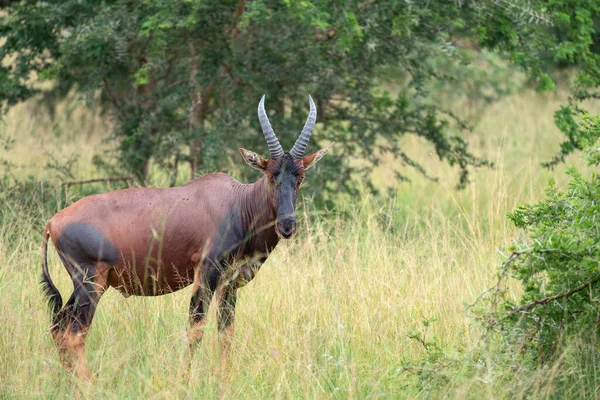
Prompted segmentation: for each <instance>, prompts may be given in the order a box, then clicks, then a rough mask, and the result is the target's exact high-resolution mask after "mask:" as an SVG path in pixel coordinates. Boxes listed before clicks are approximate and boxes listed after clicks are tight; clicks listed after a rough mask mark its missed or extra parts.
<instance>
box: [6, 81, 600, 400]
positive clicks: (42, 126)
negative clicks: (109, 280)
mask: <svg viewBox="0 0 600 400" xmlns="http://www.w3.org/2000/svg"><path fill="white" fill-rule="evenodd" d="M562 100H564V98H561V97H560V96H559V95H539V94H533V93H522V94H520V95H517V96H513V97H511V98H507V99H505V100H503V101H501V102H499V103H497V104H495V105H493V106H492V107H490V108H489V109H488V110H487V111H486V113H485V115H483V116H482V117H481V121H480V124H479V126H478V128H477V130H476V132H474V133H473V134H471V135H470V137H469V139H470V142H471V146H472V149H473V151H474V152H475V153H476V154H479V155H483V156H486V157H488V158H489V159H491V160H493V161H494V162H495V163H496V168H495V169H481V170H478V171H476V172H475V173H474V174H473V183H472V184H471V185H469V186H468V187H467V189H466V190H464V191H460V192H457V191H455V190H454V185H455V184H456V171H454V170H453V169H451V168H450V167H448V166H447V165H446V164H444V163H441V162H439V161H438V160H437V159H436V157H435V155H434V154H433V153H432V149H431V147H430V146H429V145H427V144H426V143H423V142H421V141H420V140H418V139H415V138H406V139H403V140H404V142H405V145H406V148H407V150H408V151H409V154H411V155H413V156H414V157H415V158H416V159H417V160H418V161H420V162H421V163H422V164H423V165H424V166H425V167H426V169H427V170H428V172H430V173H431V174H433V175H436V176H439V177H440V182H439V183H432V182H428V181H425V180H422V179H418V176H417V175H415V174H414V173H413V172H411V171H410V170H403V172H405V173H406V174H408V175H411V176H413V177H414V178H415V179H414V182H413V183H412V184H408V183H393V182H391V180H390V178H389V170H390V169H392V168H398V169H402V168H405V167H402V166H400V165H398V163H397V162H395V160H393V158H392V157H391V156H389V155H386V156H385V158H384V159H385V165H384V167H382V168H380V169H378V170H377V171H375V173H374V179H375V180H376V182H379V183H380V184H382V185H383V184H384V183H385V184H386V185H392V186H393V187H394V188H395V193H396V196H395V198H389V199H385V200H382V199H378V198H375V197H374V196H372V195H371V194H369V193H367V192H366V191H365V192H364V193H363V195H362V196H360V197H358V198H355V199H353V201H352V202H349V203H347V204H340V205H339V208H338V210H336V211H332V212H329V213H323V214H319V215H316V216H313V217H312V218H309V217H308V215H309V214H310V213H312V212H313V208H312V206H311V204H310V199H307V200H305V201H304V203H303V204H302V205H301V207H300V209H299V211H298V214H299V216H300V217H301V223H300V226H299V231H300V234H299V235H298V236H297V238H296V239H294V240H292V241H290V242H283V243H281V244H280V245H279V246H278V248H277V250H276V251H275V252H274V254H273V255H272V256H271V257H270V258H269V260H268V262H267V263H266V264H265V265H264V266H263V267H262V270H261V271H260V273H259V274H258V276H257V277H256V278H255V279H254V281H253V282H251V283H250V284H249V285H247V286H246V287H245V288H243V289H241V290H240V292H239V300H238V308H237V314H236V317H237V322H236V333H235V339H234V345H233V353H232V359H233V360H234V363H233V364H232V367H231V375H230V377H229V378H228V379H219V378H218V375H217V374H216V371H217V368H218V365H219V362H218V359H219V352H218V338H217V334H216V324H215V318H214V311H213V312H211V315H210V317H209V324H208V326H207V335H206V336H205V339H204V341H203V343H202V345H201V347H200V349H199V350H198V351H197V352H196V356H195V359H194V361H193V364H192V373H191V377H190V379H189V380H186V379H185V378H184V365H185V350H186V331H187V310H188V304H189V299H190V296H191V288H187V289H185V290H181V291H179V292H177V293H175V294H171V295H167V296H162V297H157V298H141V297H130V298H128V299H125V298H123V297H122V296H121V295H120V294H118V293H117V292H116V291H114V290H109V291H108V293H107V294H105V295H104V297H103V298H102V300H101V302H100V305H99V308H98V312H97V313H96V317H95V319H94V323H93V324H92V327H91V330H90V334H89V337H88V342H87V343H88V346H87V348H88V360H89V364H90V369H91V371H92V373H93V375H94V381H93V384H92V385H90V386H83V387H80V386H79V384H78V383H77V381H76V380H74V379H73V378H72V377H70V376H69V375H67V374H66V373H65V372H64V371H63V370H62V367H61V366H60V363H59V361H58V356H57V352H56V350H55V347H54V344H53V342H52V340H51V337H50V336H49V333H48V327H49V318H48V315H47V313H46V305H45V303H44V301H43V298H42V296H41V294H40V291H39V286H38V280H39V275H40V265H41V255H40V254H41V253H40V242H41V232H42V229H43V226H44V223H45V219H46V218H49V217H51V216H52V213H53V212H56V211H58V210H59V209H60V208H61V207H64V206H65V205H67V204H68V203H70V202H71V201H72V200H73V196H77V193H73V192H68V193H67V197H66V198H63V199H62V200H61V201H60V202H59V204H57V205H56V206H54V208H55V209H53V210H50V211H42V210H41V209H40V211H39V212H37V213H34V214H28V213H26V211H25V210H26V208H20V207H19V206H18V204H19V202H18V201H15V199H14V198H9V197H10V194H5V196H7V197H4V198H5V199H6V200H7V201H6V202H5V203H6V204H5V206H3V207H2V209H3V211H2V212H3V215H4V216H5V219H4V224H3V225H2V226H0V323H1V327H2V329H1V330H0V398H1V397H7V398H13V397H17V398H18V397H26V398H30V397H43V398H69V397H71V396H74V395H77V394H82V395H83V396H84V397H89V398H119V399H120V398H130V399H136V398H186V397H193V398H204V397H209V398H213V397H221V398H265V397H274V398H413V397H453V398H454V397H456V398H465V397H467V398H481V397H484V398H508V397H521V396H534V397H550V396H554V395H562V396H564V395H567V396H568V397H593V396H594V395H595V389H596V387H595V385H597V383H596V382H597V379H598V378H600V376H599V375H598V374H596V372H595V371H596V368H597V361H598V359H597V350H596V349H595V348H589V346H587V345H585V344H583V343H582V344H581V345H580V346H578V345H577V344H574V345H573V346H571V347H569V350H568V351H567V352H566V353H565V354H564V355H563V357H561V359H560V360H559V361H558V362H557V363H556V364H554V365H551V366H548V367H540V368H538V369H533V370H522V371H514V370H508V369H506V368H505V367H503V365H504V364H503V363H502V360H505V359H506V358H507V357H509V356H507V355H499V354H495V352H494V348H493V347H487V346H483V345H481V344H480V341H479V339H480V335H481V329H480V327H479V326H478V325H477V324H476V323H475V321H474V320H473V318H472V317H471V316H470V314H469V312H468V310H467V308H466V305H467V304H470V303H472V302H473V301H474V300H475V299H476V298H477V295H478V294H479V293H481V292H482V291H483V290H485V289H486V288H488V287H489V286H491V285H492V284H493V283H494V279H495V272H496V265H497V264H498V263H499V261H500V260H501V258H502V254H501V252H502V249H504V248H506V246H507V245H509V244H510V243H511V241H513V240H515V239H516V238H517V237H518V235H519V234H520V233H519V232H518V231H517V230H515V229H514V228H512V227H511V226H510V224H509V223H508V222H507V220H506V217H505V215H506V213H507V212H509V211H511V210H513V209H514V207H515V206H516V205H517V204H519V203H523V202H532V201H535V200H536V199H538V198H540V197H541V196H542V195H543V190H544V188H545V187H546V183H547V181H548V179H549V178H551V177H554V178H555V179H556V180H557V181H558V182H559V184H561V185H564V184H565V183H566V182H567V177H566V176H565V175H564V173H563V171H564V168H565V166H560V167H559V168H557V169H556V170H554V171H548V170H544V169H542V168H541V167H540V166H539V165H540V162H541V161H544V160H547V159H548V158H549V157H550V156H552V155H553V154H554V152H555V151H556V150H557V149H558V143H559V141H560V140H562V137H561V135H560V133H559V132H558V131H557V129H556V128H555V127H554V125H553V119H552V112H553V110H555V109H557V108H558V106H559V104H560V103H561V101H562ZM65 113H66V110H59V112H58V114H57V117H56V118H55V119H52V120H50V119H48V118H47V117H45V116H43V115H41V116H36V115H33V114H32V108H31V106H30V105H27V104H25V105H21V106H19V107H18V108H16V109H13V111H11V113H10V114H9V115H8V117H7V118H6V122H7V124H6V126H4V127H2V128H0V129H3V130H4V132H5V133H8V134H10V135H11V136H13V137H15V139H16V148H15V150H14V151H12V152H11V153H10V154H7V155H6V158H9V159H11V160H12V161H14V162H16V163H19V164H24V165H27V168H25V169H17V170H16V173H18V174H21V175H23V176H26V175H33V176H35V177H37V178H39V179H44V180H50V181H52V178H53V176H52V171H51V170H48V169H47V168H44V165H45V162H46V161H47V154H48V152H51V153H53V154H54V156H55V157H57V158H64V157H68V156H69V155H71V154H75V153H76V154H79V155H80V156H79V161H78V164H77V165H78V169H77V171H78V176H77V177H78V178H86V177H91V176H92V175H93V174H95V171H94V169H93V168H92V167H91V164H90V159H91V156H92V154H94V152H95V151H97V150H98V148H99V147H101V146H103V145H102V144H101V139H102V137H103V135H104V134H105V132H106V131H108V128H109V124H108V123H106V122H104V121H103V120H102V119H101V118H100V117H99V116H98V115H95V114H93V113H88V112H83V111H81V110H80V109H75V110H74V111H73V113H72V114H71V116H72V117H71V119H66V118H64V117H63V116H64V115H65ZM53 130H54V133H53ZM57 131H60V132H61V133H60V134H59V135H57V134H56V133H55V132H57ZM82 131H85V132H86V134H85V135H79V134H78V133H79V132H82ZM316 134H317V135H318V132H316ZM53 135H54V136H53ZM41 138H43V140H42V139H41ZM231 150H232V151H231V152H230V153H229V154H230V156H231V157H232V159H234V156H233V154H234V153H235V152H234V150H235V149H231ZM256 150H258V149H256ZM236 162H237V163H239V165H241V163H242V161H241V160H237V161H236ZM569 163H570V164H573V163H574V164H576V165H579V164H580V161H579V157H573V158H571V159H570V160H569ZM309 172H310V173H309V174H308V176H307V181H308V184H310V181H311V180H314V179H319V177H318V173H319V170H318V168H315V169H314V170H310V171H309ZM154 183H155V184H157V185H164V184H166V180H164V179H163V178H161V176H160V175H159V174H156V177H155V181H154ZM45 185H46V186H45V190H46V191H47V192H48V193H54V192H55V191H56V190H57V187H56V186H55V185H54V184H52V183H48V182H47V183H46V184H45ZM341 215H343V217H342V216H341ZM50 273H51V275H52V278H53V280H54V281H55V282H56V283H57V286H58V287H59V290H60V291H61V293H62V296H63V298H64V299H66V298H67V297H68V296H69V295H70V291H71V288H72V286H71V283H70V280H69V278H68V276H67V273H66V272H65V271H64V269H63V267H62V265H61V264H60V262H59V260H58V257H57V256H56V254H55V253H54V251H53V250H51V251H50ZM518 291H519V289H518V287H515V288H514V293H513V295H514V296H517V295H518ZM418 338H423V339H424V340H425V343H426V344H427V346H424V345H423V343H421V342H420V341H419V340H417V339H418ZM481 360H484V361H487V362H482V361H481ZM590 371H591V372H590Z"/></svg>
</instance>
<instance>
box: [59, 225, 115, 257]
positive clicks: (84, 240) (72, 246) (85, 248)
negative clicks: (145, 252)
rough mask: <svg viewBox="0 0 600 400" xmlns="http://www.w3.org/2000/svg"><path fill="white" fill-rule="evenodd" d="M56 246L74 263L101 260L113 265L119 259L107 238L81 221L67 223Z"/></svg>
mask: <svg viewBox="0 0 600 400" xmlns="http://www.w3.org/2000/svg"><path fill="white" fill-rule="evenodd" d="M56 247H57V248H58V250H59V252H60V253H62V255H63V256H65V257H68V258H69V259H70V260H72V261H73V262H75V263H76V264H83V263H85V262H96V261H102V262H105V263H107V264H109V265H114V264H116V263H117V261H118V260H119V251H118V250H117V248H116V247H115V246H114V245H113V244H112V243H111V242H110V241H109V240H108V238H107V237H106V236H104V235H103V234H102V232H100V231H99V230H98V229H97V228H95V227H94V226H92V225H90V224H86V223H83V222H77V223H73V224H69V225H67V226H66V227H65V229H64V230H63V232H62V234H61V235H60V237H59V238H58V240H57V241H56Z"/></svg>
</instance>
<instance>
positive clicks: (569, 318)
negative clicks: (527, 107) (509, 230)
mask: <svg viewBox="0 0 600 400" xmlns="http://www.w3.org/2000/svg"><path fill="white" fill-rule="evenodd" d="M581 130H582V132H585V141H586V143H587V144H588V146H591V145H592V144H594V143H595V142H596V140H597V139H598V138H599V137H600V116H596V117H594V118H592V117H586V118H585V119H584V122H583V123H582V127H581ZM588 161H589V164H590V165H593V166H596V167H597V166H598V165H600V149H598V148H590V150H589V154H588ZM568 173H569V175H570V176H571V177H572V181H571V182H570V183H569V186H568V189H567V190H566V191H562V190H560V189H559V188H558V186H557V185H556V184H555V183H554V182H553V181H551V182H550V186H549V188H548V189H547V191H546V199H544V200H542V201H540V202H538V203H536V204H526V205H522V206H520V207H518V209H517V210H516V211H515V212H513V213H512V214H510V215H509V218H510V220H511V221H512V222H513V223H514V224H515V226H516V227H518V228H521V229H523V230H524V231H525V232H526V233H527V238H526V239H525V240H523V241H520V242H519V243H516V244H515V245H514V246H513V247H512V248H511V251H512V254H511V255H510V257H509V258H508V260H507V262H506V263H505V264H504V265H503V268H502V271H501V274H500V280H499V283H498V286H497V287H496V288H495V292H494V294H495V295H497V296H499V297H497V296H494V297H493V299H494V303H495V302H497V301H500V304H499V305H500V306H501V307H499V308H500V309H499V310H496V311H495V313H492V314H491V315H490V316H489V318H490V320H489V321H488V322H489V323H490V324H491V326H495V325H496V324H497V323H498V322H500V324H499V326H500V327H501V328H502V330H501V332H502V333H503V335H506V336H507V337H509V338H510V340H511V341H514V342H516V344H518V345H519V347H520V348H521V349H523V350H526V351H527V352H529V351H530V352H531V354H532V355H534V358H535V359H536V360H547V359H548V358H549V357H550V356H552V355H554V354H555V353H556V351H557V350H559V349H562V348H563V347H562V346H561V344H562V343H563V339H564V336H565V335H573V334H581V335H582V336H584V337H586V338H588V339H593V338H596V337H597V334H598V328H599V323H600V303H599V302H598V299H599V298H600V269H599V266H600V231H599V230H598V226H599V224H598V221H599V218H600V205H599V203H598V199H599V198H600V175H598V174H597V173H594V174H592V176H591V177H589V178H586V177H585V176H583V175H582V174H581V173H579V172H578V171H577V170H576V169H575V168H570V169H569V171H568ZM509 277H511V278H514V279H516V280H517V281H518V282H519V283H521V284H522V287H523V296H522V297H521V298H520V299H519V300H518V301H517V302H514V301H512V300H510V299H509V298H507V297H506V298H505V297H503V296H502V295H504V294H506V286H503V285H506V283H507V279H508V278H509Z"/></svg>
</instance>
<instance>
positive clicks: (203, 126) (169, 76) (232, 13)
mask: <svg viewBox="0 0 600 400" xmlns="http://www.w3.org/2000/svg"><path fill="white" fill-rule="evenodd" d="M466 10H467V9H466V8H460V7H456V5H455V4H454V3H444V2H440V3H438V2H415V3H414V4H412V3H410V2H396V1H382V2H373V1H351V2H322V1H317V2H312V3H309V2H290V1H277V0H259V1H253V2H246V1H244V0H241V1H231V0H229V1H221V2H208V1H202V0H195V1H186V2H172V1H158V2H156V1H152V2H151V1H145V2H135V3H131V2H129V1H124V0H117V1H109V2H102V3H97V2H81V1H75V0H72V1H60V2H58V1H50V2H44V3H38V2H19V3H14V4H12V5H10V6H9V7H8V9H7V13H6V14H5V15H3V16H2V17H0V18H2V19H1V22H0V37H3V38H5V42H4V43H3V44H2V45H1V46H0V58H2V59H3V60H4V64H2V67H1V68H0V85H1V87H2V91H1V93H2V101H3V105H4V108H5V109H6V107H10V106H11V105H13V104H15V103H16V102H18V101H22V100H24V99H27V98H29V97H31V96H32V95H33V94H35V93H36V92H38V91H39V90H40V89H39V87H37V86H36V85H35V83H34V81H35V79H33V78H36V77H37V78H38V79H42V80H47V81H51V82H52V83H53V85H54V86H53V89H52V91H50V92H45V93H44V94H45V98H46V100H47V101H48V103H49V104H50V105H52V101H54V100H55V99H57V98H62V97H64V96H65V95H66V94H67V93H69V91H72V90H76V91H78V92H81V93H84V94H87V96H88V98H89V99H93V98H94V96H95V95H96V93H97V92H98V91H100V92H101V99H102V101H103V104H104V106H105V109H106V111H107V112H109V113H110V115H111V116H112V117H113V118H114V121H115V132H114V137H115V138H116V139H117V142H118V144H119V158H120V160H121V165H123V166H124V167H125V168H126V169H127V170H129V171H131V172H134V173H135V174H137V176H138V177H139V179H140V181H145V180H146V179H147V177H148V164H149V161H150V160H151V159H153V160H155V161H156V162H157V163H158V164H159V165H162V166H163V167H164V168H166V169H168V170H171V171H173V172H175V171H174V170H175V169H176V168H177V165H178V163H179V161H188V162H189V163H190V166H191V169H192V171H193V173H194V174H195V173H197V172H198V171H199V170H200V169H205V170H206V169H210V170H212V169H216V168H219V167H220V166H222V165H223V163H224V161H225V157H223V156H224V154H229V155H232V156H235V152H234V149H235V148H236V147H238V146H239V145H241V144H242V143H243V144H244V146H249V147H250V146H251V145H252V146H254V147H255V148H258V149H260V148H264V141H263V140H262V138H261V135H260V133H259V129H258V124H257V121H256V116H255V114H256V105H257V102H258V99H259V98H260V96H261V95H262V94H263V93H266V94H267V103H266V104H267V107H268V111H269V112H270V115H271V117H272V118H271V119H272V123H273V124H274V127H275V130H276V132H278V133H279V136H280V140H281V141H282V142H283V145H284V147H286V148H289V147H290V146H291V144H292V143H293V141H294V140H295V137H296V135H297V133H298V132H299V130H300V127H301V126H302V123H303V121H304V118H305V117H306V111H307V104H306V94H307V93H311V94H312V95H313V97H314V98H315V99H316V101H317V105H318V108H319V121H320V122H322V123H323V125H322V126H320V127H319V128H318V130H317V131H318V133H317V134H316V135H315V139H314V141H315V142H319V144H322V143H323V142H324V138H327V139H329V140H335V141H337V142H338V146H337V147H336V155H337V156H336V157H330V158H329V164H325V166H324V167H321V169H322V170H324V171H322V172H321V173H322V174H323V173H325V174H326V176H328V177H329V178H333V177H335V178H336V179H323V180H322V182H321V183H319V184H316V185H315V186H317V187H318V186H323V185H324V184H325V182H330V184H331V185H333V186H336V187H339V185H342V186H344V185H345V186H347V184H348V183H349V181H350V180H351V179H352V178H357V177H364V173H366V172H367V171H368V170H369V169H370V168H369V167H370V166H373V165H377V164H378V163H379V158H380V151H377V150H378V149H379V150H382V151H386V150H389V151H394V152H395V153H396V154H399V155H401V159H403V160H404V163H405V164H406V165H409V166H416V167H417V170H419V171H422V168H421V167H420V166H418V164H416V163H415V162H414V161H413V160H411V159H410V158H409V156H408V155H407V154H405V153H404V152H403V151H402V150H401V149H400V148H399V147H398V144H397V138H398V137H399V136H401V135H404V134H408V133H410V134H414V135H418V136H422V137H424V138H426V139H427V140H429V141H430V142H431V143H433V145H434V147H435V150H436V153H437V155H438V156H439V157H440V158H441V159H443V160H446V161H447V162H449V163H450V164H451V165H457V166H458V167H459V169H460V171H461V172H460V174H461V175H460V176H461V178H460V183H461V184H464V183H466V181H467V178H468V169H469V167H471V166H479V165H484V164H486V163H485V162H484V161H482V160H480V159H478V158H477V157H475V156H473V155H472V154H471V153H470V152H469V151H468V149H467V144H466V142H465V140H464V139H463V138H462V137H461V131H462V130H463V129H464V128H465V127H466V126H465V124H464V122H462V121H460V120H457V119H456V118H455V117H454V116H453V115H452V114H449V113H447V112H444V110H443V109H440V108H439V107H437V106H434V105H432V104H429V101H428V96H429V93H428V92H427V90H426V85H425V84H426V83H427V82H430V81H433V80H438V79H439V78H440V77H439V75H438V74H436V67H435V64H436V63H438V64H439V63H444V61H443V60H444V59H445V60H448V62H450V60H453V59H457V58H458V57H459V56H458V54H457V52H456V51H454V50H453V46H452V45H450V39H451V35H452V34H453V33H460V31H461V30H463V26H464V21H463V20H462V17H461V14H462V13H463V12H465V11H466ZM461 21H462V22H461ZM434 59H435V60H436V61H435V62H433V60H434ZM386 66H395V67H398V66H399V69H400V72H399V74H397V75H396V76H394V77H393V80H394V81H395V82H404V84H403V85H402V90H401V91H400V92H399V93H397V94H396V95H394V96H391V95H390V94H389V93H386V92H382V91H378V90H376V89H378V88H380V87H381V84H382V81H381V79H380V77H381V73H380V71H381V69H382V68H384V67H386ZM441 81H442V82H443V81H444V79H443V78H442V79H441ZM381 138H383V139H385V140H383V141H382V140H381ZM382 143H383V145H382ZM382 146H383V147H382ZM315 147H316V146H315ZM224 149H226V150H224ZM342 155H344V156H345V157H342ZM356 158H363V159H365V160H368V165H367V166H366V167H365V168H362V169H359V168H358V167H357V166H356V165H353V164H352V160H353V159H356ZM354 173H358V175H356V174H354Z"/></svg>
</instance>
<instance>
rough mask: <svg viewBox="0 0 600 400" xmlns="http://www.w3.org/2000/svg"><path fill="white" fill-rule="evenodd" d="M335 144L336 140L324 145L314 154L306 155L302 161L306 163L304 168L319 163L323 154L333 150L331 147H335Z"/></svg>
mask: <svg viewBox="0 0 600 400" xmlns="http://www.w3.org/2000/svg"><path fill="white" fill-rule="evenodd" d="M334 144H335V142H332V143H331V144H330V145H329V146H327V147H324V148H322V149H321V150H318V151H315V152H314V153H312V154H309V155H307V156H304V158H302V163H303V164H304V169H309V168H310V167H312V166H313V165H315V164H316V163H317V161H319V160H320V159H321V158H323V156H324V155H325V154H327V152H328V151H329V150H331V148H332V147H333V145H334Z"/></svg>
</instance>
